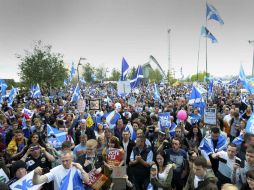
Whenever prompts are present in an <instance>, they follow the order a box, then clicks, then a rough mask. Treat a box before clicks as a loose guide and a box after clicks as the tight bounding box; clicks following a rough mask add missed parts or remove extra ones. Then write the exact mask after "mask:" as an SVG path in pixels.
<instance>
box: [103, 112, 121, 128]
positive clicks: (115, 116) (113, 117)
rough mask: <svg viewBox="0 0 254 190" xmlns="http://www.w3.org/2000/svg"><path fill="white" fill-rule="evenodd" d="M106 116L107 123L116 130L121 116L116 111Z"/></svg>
mask: <svg viewBox="0 0 254 190" xmlns="http://www.w3.org/2000/svg"><path fill="white" fill-rule="evenodd" d="M104 116H105V117H106V122H107V124H108V126H109V128H110V129H113V128H115V126H116V122H117V120H118V119H120V118H121V115H120V114H119V113H118V112H117V111H115V110H114V111H112V112H110V113H107V114H104Z"/></svg>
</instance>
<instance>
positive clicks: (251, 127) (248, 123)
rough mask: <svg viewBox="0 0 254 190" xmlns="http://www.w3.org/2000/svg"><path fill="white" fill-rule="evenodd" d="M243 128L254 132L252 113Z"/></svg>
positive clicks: (253, 115)
mask: <svg viewBox="0 0 254 190" xmlns="http://www.w3.org/2000/svg"><path fill="white" fill-rule="evenodd" d="M245 130H246V132H247V133H251V134H254V113H252V114H251V116H250V118H249V119H248V121H247V124H246V128H245Z"/></svg>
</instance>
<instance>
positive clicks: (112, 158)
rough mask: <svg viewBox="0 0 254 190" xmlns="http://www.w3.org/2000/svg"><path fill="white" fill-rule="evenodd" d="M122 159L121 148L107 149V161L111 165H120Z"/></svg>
mask: <svg viewBox="0 0 254 190" xmlns="http://www.w3.org/2000/svg"><path fill="white" fill-rule="evenodd" d="M121 161H122V155H121V151H120V149H117V148H109V149H108V150H107V162H108V164H109V165H111V166H119V164H120V163H121Z"/></svg>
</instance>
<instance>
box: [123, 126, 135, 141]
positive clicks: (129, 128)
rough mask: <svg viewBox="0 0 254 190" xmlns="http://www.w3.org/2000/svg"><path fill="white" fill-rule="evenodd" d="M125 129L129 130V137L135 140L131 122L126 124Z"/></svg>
mask: <svg viewBox="0 0 254 190" xmlns="http://www.w3.org/2000/svg"><path fill="white" fill-rule="evenodd" d="M124 130H125V131H129V132H130V139H131V140H136V136H135V131H134V130H133V127H132V125H131V124H129V123H128V124H127V125H126V126H125V128H124Z"/></svg>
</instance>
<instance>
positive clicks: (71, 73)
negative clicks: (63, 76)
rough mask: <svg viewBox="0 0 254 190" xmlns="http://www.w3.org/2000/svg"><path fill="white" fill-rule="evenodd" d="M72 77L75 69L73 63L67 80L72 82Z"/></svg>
mask: <svg viewBox="0 0 254 190" xmlns="http://www.w3.org/2000/svg"><path fill="white" fill-rule="evenodd" d="M74 75H75V67H74V63H72V66H71V72H70V78H69V81H70V82H71V81H72V78H73V76H74Z"/></svg>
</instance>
